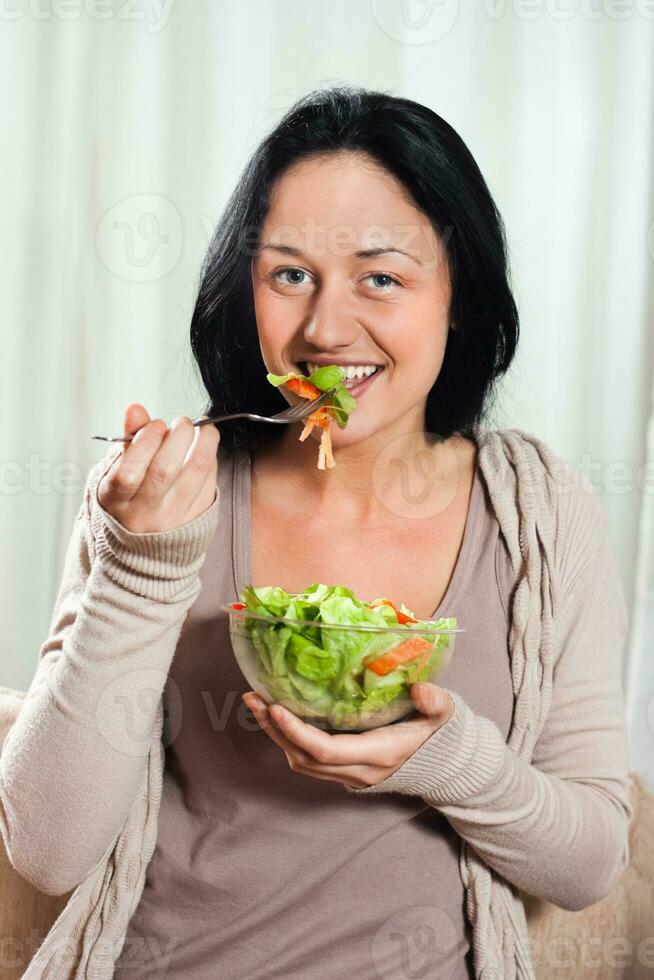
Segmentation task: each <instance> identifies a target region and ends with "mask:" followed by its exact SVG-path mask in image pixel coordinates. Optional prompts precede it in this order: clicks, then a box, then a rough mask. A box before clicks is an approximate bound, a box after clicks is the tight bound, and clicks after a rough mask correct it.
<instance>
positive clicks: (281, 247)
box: [259, 242, 422, 265]
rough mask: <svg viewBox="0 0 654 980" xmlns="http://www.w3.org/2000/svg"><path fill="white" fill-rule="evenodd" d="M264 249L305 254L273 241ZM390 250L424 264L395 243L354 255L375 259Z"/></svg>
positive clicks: (261, 249)
mask: <svg viewBox="0 0 654 980" xmlns="http://www.w3.org/2000/svg"><path fill="white" fill-rule="evenodd" d="M264 249H271V250H272V251H275V252H282V253H283V254H284V255H295V256H299V257H302V256H303V255H304V252H303V251H302V250H301V249H299V248H294V247H293V246H292V245H275V244H274V243H272V242H269V243H267V244H265V245H261V246H260V248H259V251H260V252H263V251H264ZM388 252H397V253H398V254H400V255H406V256H407V258H409V259H413V261H414V262H417V263H418V265H422V262H421V261H420V259H417V258H416V257H415V255H411V253H410V252H405V251H404V249H402V248H396V246H394V245H388V246H385V247H384V246H382V247H379V248H364V249H361V250H360V251H358V252H355V253H354V255H355V256H356V258H357V259H374V258H376V257H377V256H378V255H386V254H387V253H388Z"/></svg>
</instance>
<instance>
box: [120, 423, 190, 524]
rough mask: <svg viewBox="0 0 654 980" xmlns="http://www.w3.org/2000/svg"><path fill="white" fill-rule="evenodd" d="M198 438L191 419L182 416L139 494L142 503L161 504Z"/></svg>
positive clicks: (161, 448)
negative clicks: (195, 437)
mask: <svg viewBox="0 0 654 980" xmlns="http://www.w3.org/2000/svg"><path fill="white" fill-rule="evenodd" d="M194 435H195V429H194V428H193V424H192V422H191V420H190V419H189V418H187V417H186V416H185V415H179V416H178V417H177V418H176V419H173V421H172V423H171V426H170V428H169V430H168V432H167V433H166V435H165V437H164V439H163V441H162V443H161V445H160V446H159V448H158V449H157V451H156V452H155V454H154V456H152V458H151V460H150V463H149V465H148V468H147V470H146V472H145V476H144V479H143V482H142V483H141V485H140V487H139V488H138V490H137V492H136V494H135V496H136V497H138V499H139V500H141V499H142V500H145V501H146V502H147V503H148V504H150V505H157V504H159V503H161V501H162V500H163V498H164V497H165V496H166V494H167V493H168V492H169V490H170V489H171V487H172V486H173V485H174V483H175V480H176V479H177V476H178V474H179V473H180V471H181V469H182V466H183V465H184V459H185V457H186V454H187V452H188V449H189V446H190V445H191V443H192V442H193V437H194Z"/></svg>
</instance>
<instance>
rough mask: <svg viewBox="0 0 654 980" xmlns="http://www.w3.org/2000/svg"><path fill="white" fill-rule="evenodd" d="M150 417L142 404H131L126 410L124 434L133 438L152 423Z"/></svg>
mask: <svg viewBox="0 0 654 980" xmlns="http://www.w3.org/2000/svg"><path fill="white" fill-rule="evenodd" d="M150 421H151V420H150V415H149V413H148V411H147V410H146V408H145V407H144V406H143V405H141V403H140V402H130V403H129V405H128V406H127V408H126V409H125V417H124V419H123V434H124V435H125V436H132V435H135V433H136V432H137V431H138V430H139V429H140V428H141V427H142V426H144V425H147V423H148V422H150Z"/></svg>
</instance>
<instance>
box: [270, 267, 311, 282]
mask: <svg viewBox="0 0 654 980" xmlns="http://www.w3.org/2000/svg"><path fill="white" fill-rule="evenodd" d="M289 272H290V273H293V274H295V275H300V276H306V274H307V273H306V272H305V271H304V269H297V268H296V267H295V266H289V267H288V268H286V269H277V270H276V271H275V272H271V273H270V275H269V277H268V278H269V279H272V280H274V281H275V282H281V284H282V285H283V286H303V285H304V280H302V279H295V280H294V281H292V282H289V281H288V280H287V279H282V278H281V276H285V275H287V274H288V273H289Z"/></svg>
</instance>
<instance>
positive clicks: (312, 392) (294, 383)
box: [285, 378, 322, 401]
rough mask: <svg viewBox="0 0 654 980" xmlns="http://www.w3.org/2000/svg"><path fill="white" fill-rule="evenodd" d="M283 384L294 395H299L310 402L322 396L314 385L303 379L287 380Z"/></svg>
mask: <svg viewBox="0 0 654 980" xmlns="http://www.w3.org/2000/svg"><path fill="white" fill-rule="evenodd" d="M285 383H286V387H287V388H288V389H289V391H294V392H295V394H296V395H301V396H302V398H310V399H311V400H312V401H313V400H314V398H318V397H319V396H320V395H321V394H322V392H321V391H320V390H319V389H318V388H316V386H315V385H314V384H312V383H311V382H310V381H305V380H304V378H289V379H288V381H287V382H285Z"/></svg>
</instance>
